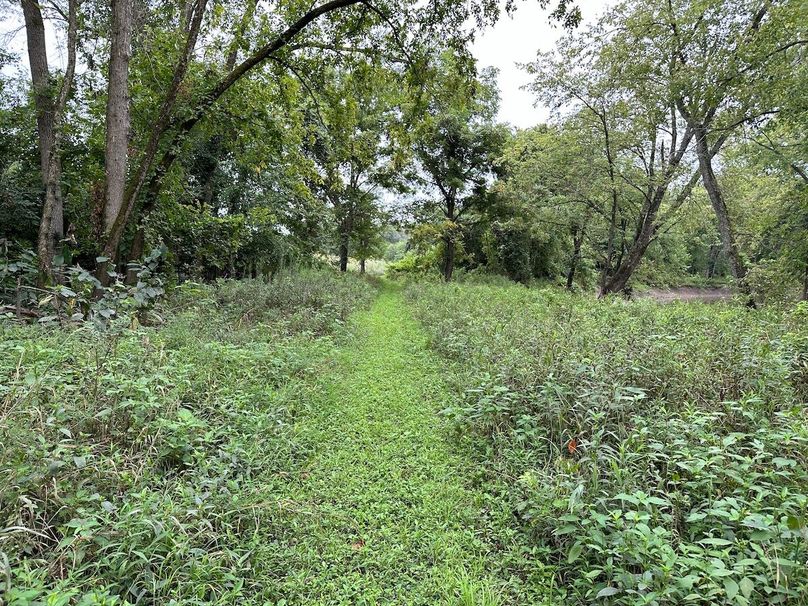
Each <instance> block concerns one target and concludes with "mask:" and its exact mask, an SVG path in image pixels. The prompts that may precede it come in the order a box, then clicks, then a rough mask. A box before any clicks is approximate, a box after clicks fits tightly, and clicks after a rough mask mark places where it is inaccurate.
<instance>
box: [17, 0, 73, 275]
mask: <svg viewBox="0 0 808 606" xmlns="http://www.w3.org/2000/svg"><path fill="white" fill-rule="evenodd" d="M21 4H22V10H23V17H24V20H25V34H26V41H27V44H28V62H29V65H30V69H31V85H32V89H33V91H34V103H35V105H36V112H37V116H36V122H37V135H38V137H39V160H40V168H41V171H42V185H43V187H44V190H45V197H44V201H43V205H42V216H41V218H40V223H39V238H38V242H37V255H38V257H39V270H40V276H41V279H42V280H43V281H44V280H45V279H48V278H50V277H51V276H52V270H53V257H54V255H55V253H56V251H57V249H58V248H59V246H60V243H61V240H62V238H63V237H64V208H63V203H62V184H61V181H62V163H61V158H60V155H59V150H58V145H57V143H58V141H57V130H56V129H57V122H58V116H57V110H58V109H59V108H57V107H56V105H57V103H58V102H57V100H56V98H55V96H54V91H53V90H52V89H51V81H50V70H49V68H48V52H47V43H46V40H45V23H44V21H43V19H42V12H41V11H40V8H39V3H38V2H36V1H35V0H22V2H21ZM67 77H70V78H72V74H71V73H69V75H68V76H67ZM62 86H63V87H64V86H69V84H68V83H67V82H65V83H64V84H63V85H62Z"/></svg>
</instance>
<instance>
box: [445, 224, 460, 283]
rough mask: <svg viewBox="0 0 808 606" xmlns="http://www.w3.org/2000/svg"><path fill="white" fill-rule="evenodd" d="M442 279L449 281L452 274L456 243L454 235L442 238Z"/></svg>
mask: <svg viewBox="0 0 808 606" xmlns="http://www.w3.org/2000/svg"><path fill="white" fill-rule="evenodd" d="M443 246H444V250H443V281H444V282H451V281H452V274H453V273H454V264H455V254H456V250H457V244H456V243H455V240H454V236H453V235H449V236H447V237H445V238H444V240H443Z"/></svg>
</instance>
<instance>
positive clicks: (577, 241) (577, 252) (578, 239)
mask: <svg viewBox="0 0 808 606" xmlns="http://www.w3.org/2000/svg"><path fill="white" fill-rule="evenodd" d="M583 241H584V230H583V228H580V227H574V228H573V229H572V246H573V248H572V260H571V261H570V268H569V271H567V290H572V285H573V284H574V283H575V271H576V269H578V262H579V261H580V260H581V245H582V244H583Z"/></svg>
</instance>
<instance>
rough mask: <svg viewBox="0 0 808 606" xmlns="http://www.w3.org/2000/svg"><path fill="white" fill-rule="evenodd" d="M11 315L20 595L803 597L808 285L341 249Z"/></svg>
mask: <svg viewBox="0 0 808 606" xmlns="http://www.w3.org/2000/svg"><path fill="white" fill-rule="evenodd" d="M144 321H145V323H146V324H147V326H143V325H131V324H130V323H128V322H123V321H121V322H119V323H118V322H113V324H112V325H111V326H110V327H109V329H108V330H106V331H104V332H99V331H98V330H96V329H93V328H90V327H89V326H84V327H77V328H76V327H74V328H70V329H67V328H65V329H59V328H54V327H50V328H48V327H35V326H27V327H23V326H15V325H13V324H10V323H8V324H0V331H2V333H0V337H1V338H0V443H1V444H2V447H0V482H2V484H0V485H1V486H2V488H1V489H0V515H2V524H0V528H2V530H0V569H2V570H3V575H4V578H3V584H2V588H1V589H0V591H2V594H0V595H2V600H3V601H4V603H8V604H13V605H15V606H23V605H32V606H33V605H39V604H48V605H68V604H80V605H82V606H87V605H90V604H106V605H121V606H122V605H123V604H127V603H129V604H177V605H180V604H182V605H186V604H187V605H197V604H200V605H201V604H222V605H223V604H256V605H261V606H264V605H271V606H281V605H291V604H322V605H326V604H345V605H348V604H424V605H426V604H446V605H464V606H472V605H478V606H493V605H504V604H546V605H549V604H560V603H565V604H589V603H604V604H620V605H624V604H625V605H632V606H633V605H638V604H660V605H661V604H670V605H673V604H710V605H718V604H721V605H724V604H727V605H729V604H733V605H739V606H747V605H752V604H756V605H757V604H760V605H763V604H776V603H782V604H804V603H806V598H805V596H806V595H808V573H806V566H805V563H806V559H808V532H806V519H807V518H808V472H806V463H808V423H806V418H805V409H804V403H805V400H806V395H807V394H808V330H806V322H807V321H808V309H806V308H805V307H804V306H798V307H796V308H792V309H776V308H766V309H762V310H749V309H747V308H745V307H743V306H734V305H732V304H723V303H722V304H716V305H703V304H699V303H688V304H668V305H659V304H657V303H654V302H653V301H649V300H646V301H639V302H634V303H628V302H625V301H622V300H607V301H595V300H593V299H589V298H585V297H582V296H573V295H568V294H566V293H562V292H560V291H556V290H530V289H526V288H524V287H521V286H516V285H504V284H497V285H484V284H476V285H475V284H464V285H450V286H446V285H438V284H413V285H410V286H408V287H407V288H406V290H404V291H403V292H402V290H401V289H400V288H398V287H396V286H394V285H390V284H387V283H380V284H376V285H375V286H374V285H371V283H370V282H367V281H364V280H361V279H359V278H358V277H355V276H351V275H348V276H342V277H340V276H337V275H335V274H332V273H329V272H313V273H303V274H298V275H295V276H287V277H284V278H281V279H279V280H277V281H276V282H275V283H273V284H269V285H267V284H263V283H260V282H249V281H248V282H222V283H219V284H217V285H215V286H202V285H193V284H190V285H185V286H183V287H181V288H180V289H179V290H177V291H176V292H175V293H173V295H172V296H171V297H170V298H169V299H168V301H167V302H166V303H165V304H163V305H162V306H160V307H158V308H157V309H156V310H155V313H153V314H152V315H151V316H149V317H146V318H144Z"/></svg>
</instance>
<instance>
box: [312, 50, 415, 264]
mask: <svg viewBox="0 0 808 606" xmlns="http://www.w3.org/2000/svg"><path fill="white" fill-rule="evenodd" d="M323 77H324V81H323V82H321V83H320V86H319V87H318V88H319V89H320V93H319V95H318V96H317V100H316V101H317V104H316V105H315V106H314V107H312V108H311V111H310V113H309V115H310V123H311V129H312V133H313V139H314V140H313V143H312V145H311V146H310V150H309V152H310V154H309V155H310V156H311V158H312V159H313V161H314V163H315V165H316V166H317V170H318V177H317V179H316V180H315V181H314V182H313V183H312V187H313V189H314V190H315V191H319V192H321V195H323V197H324V198H325V199H327V200H328V202H329V204H330V205H331V208H332V211H333V213H334V222H335V227H336V229H335V232H336V240H337V249H338V254H339V268H340V271H343V272H344V271H347V269H348V258H349V255H350V247H351V243H352V242H354V243H356V242H357V238H356V237H355V234H354V232H355V231H356V230H357V229H359V228H360V226H362V228H363V230H364V231H365V232H367V230H368V229H369V228H370V226H371V225H372V224H373V221H374V217H375V216H376V215H377V214H378V213H377V212H376V209H375V206H376V203H377V194H376V192H377V190H379V189H380V188H385V189H395V188H400V187H401V184H402V182H403V177H402V174H401V171H402V169H403V164H404V163H405V162H406V160H405V159H404V154H403V152H402V150H401V147H400V141H399V137H398V136H397V134H396V133H397V132H398V131H399V130H400V129H399V127H398V124H397V123H398V122H399V118H398V116H397V114H399V113H400V111H397V108H398V107H399V106H400V102H401V97H400V93H399V91H398V87H397V86H396V84H395V82H396V79H397V77H398V74H397V73H395V72H393V71H391V70H390V69H387V68H385V67H382V66H380V65H378V64H373V63H369V62H367V61H365V60H361V61H359V62H353V63H351V64H350V69H349V70H339V71H330V70H326V71H325V73H324V74H323ZM366 235H367V234H366ZM359 241H360V242H361V241H362V240H361V239H360V240H359ZM367 245H368V246H369V242H368V243H367Z"/></svg>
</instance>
